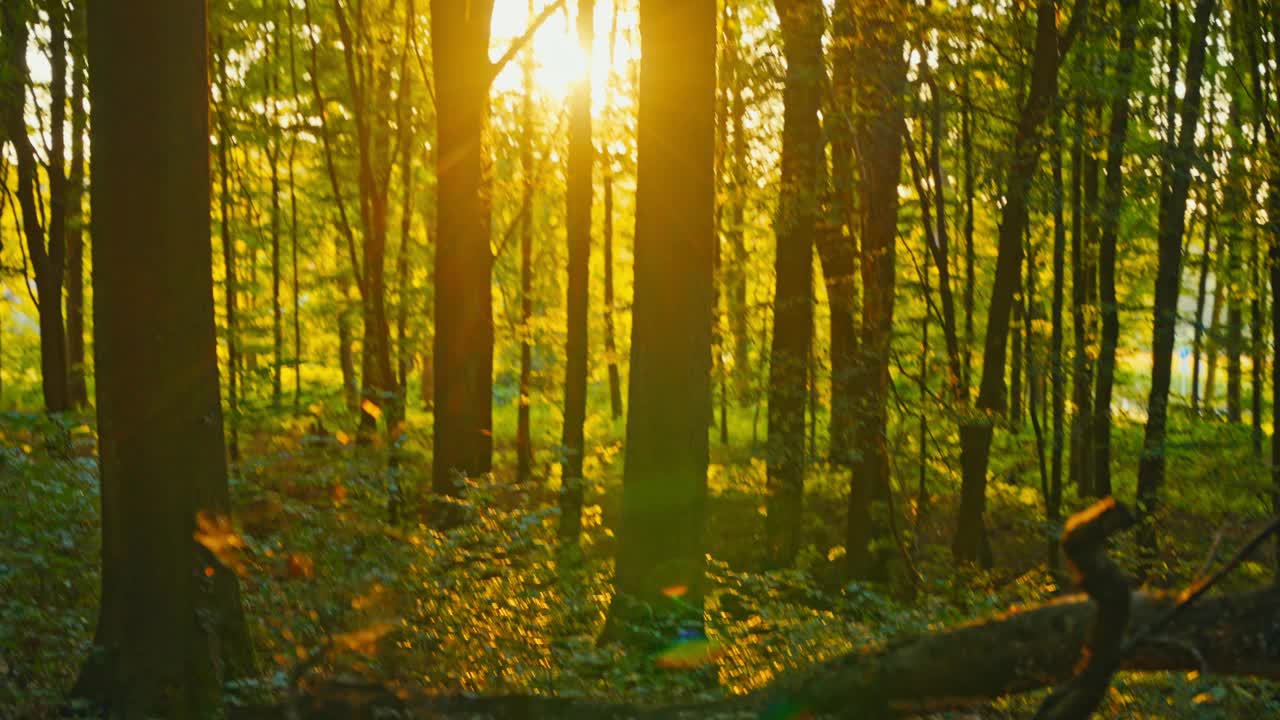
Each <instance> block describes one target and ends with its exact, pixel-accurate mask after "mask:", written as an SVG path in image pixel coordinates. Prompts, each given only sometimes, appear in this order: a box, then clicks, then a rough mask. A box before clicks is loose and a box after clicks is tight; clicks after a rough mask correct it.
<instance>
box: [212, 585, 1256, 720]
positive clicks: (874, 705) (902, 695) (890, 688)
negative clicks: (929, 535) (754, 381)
mask: <svg viewBox="0 0 1280 720" xmlns="http://www.w3.org/2000/svg"><path fill="white" fill-rule="evenodd" d="M1178 601H1179V594H1178V593H1154V592H1135V593H1133V596H1132V607H1131V609H1130V622H1129V624H1128V627H1129V628H1144V627H1146V626H1148V625H1151V624H1152V623H1154V622H1155V621H1157V620H1158V619H1159V618H1161V617H1164V616H1165V615H1167V614H1168V613H1169V612H1170V611H1171V610H1172V609H1173V608H1174V607H1175V606H1176V605H1177V604H1178ZM1096 614H1097V608H1096V606H1095V605H1094V603H1093V602H1092V601H1091V600H1089V599H1088V598H1087V597H1086V596H1084V595H1076V596H1071V597H1066V598H1062V599H1059V600H1057V601H1054V602H1051V603H1047V604H1043V605H1037V606H1033V607H1028V608H1021V609H1014V610H1011V611H1010V612H1007V613H1005V614H1003V615H1000V616H998V617H995V618H992V619H990V620H986V621H982V622H976V623H972V624H968V625H964V626H961V627H957V628H954V629H950V630H945V631H941V632H938V633H932V634H926V635H920V636H917V637H912V638H908V639H904V640H900V641H896V642H892V643H889V644H887V645H884V646H881V647H878V648H869V649H865V650H862V651H857V652H853V653H849V654H847V655H843V656H841V657H839V658H835V659H833V660H830V661H828V662H825V663H821V664H819V665H817V666H815V667H812V668H809V669H806V670H802V671H797V672H794V673H791V674H789V675H786V676H783V677H781V678H779V679H778V680H776V681H775V682H774V683H772V684H771V685H769V686H767V687H765V688H763V689H762V690H759V691H757V692H754V693H751V694H748V695H742V696H736V697H730V698H725V699H723V700H718V701H714V702H709V703H705V704H701V705H683V706H676V707H641V706H634V705H615V704H605V703H594V702H588V701H577V700H570V699H562V698H550V697H538V696H504V697H484V696H458V695H454V696H432V695H416V696H410V697H405V698H395V697H394V696H390V695H389V694H385V693H384V694H383V695H382V696H381V702H380V703H369V704H366V705H361V704H360V701H356V702H347V701H345V700H343V699H342V698H343V697H346V696H345V695H344V694H343V691H342V690H341V689H340V688H332V687H331V688H329V689H328V690H327V691H325V690H317V691H315V692H312V693H308V694H306V695H305V696H304V697H302V698H301V700H300V701H299V702H298V703H297V705H296V706H295V708H294V710H295V711H296V714H295V715H293V716H294V717H299V718H303V719H304V720H321V719H323V718H335V717H342V718H360V717H370V718H372V717H395V716H397V715H392V714H391V713H398V716H401V717H409V718H415V719H423V720H425V719H428V718H432V719H435V718H450V719H453V718H504V719H505V718H530V719H538V720H540V719H543V718H546V719H547V720H551V719H552V718H556V719H559V720H577V719H579V718H581V719H582V720H586V719H587V718H593V719H594V718H615V719H622V718H647V719H655V720H656V719H663V720H668V719H669V720H681V719H683V718H709V717H719V718H752V717H761V716H762V715H765V714H766V713H767V712H769V711H770V709H779V708H786V709H788V710H790V711H791V712H792V713H794V715H784V717H791V716H796V717H798V716H800V715H799V713H803V712H808V713H810V714H812V715H813V716H816V717H823V716H837V717H858V718H878V717H883V718H892V717H909V716H913V715H919V714H923V713H927V712H933V711H941V710H947V709H956V708H961V707H972V706H974V705H977V704H981V703H982V702H985V701H988V700H991V699H994V698H998V697H1003V696H1007V695H1013V694H1017V693H1022V692H1027V691H1030V690H1036V689H1041V688H1046V687H1052V686H1055V685H1058V684H1060V683H1062V682H1064V681H1066V680H1068V679H1070V678H1071V677H1072V676H1073V675H1074V674H1075V670H1076V667H1075V666H1076V664H1077V661H1078V659H1079V657H1080V653H1081V648H1082V646H1083V644H1084V642H1085V638H1086V634H1087V630H1088V628H1089V626H1090V624H1091V623H1092V621H1093V619H1094V617H1095V616H1096ZM1121 668H1122V669H1123V670H1130V671H1189V670H1198V671H1201V672H1205V673H1214V674H1219V675H1234V676H1253V677H1264V678H1272V679H1280V588H1269V589H1266V590H1260V591H1256V592H1247V593H1239V594H1232V595H1223V596H1218V597H1213V598H1206V599H1203V600H1201V601H1200V602H1199V603H1197V604H1195V605H1192V606H1190V607H1187V608H1185V610H1184V611H1182V612H1181V613H1180V614H1179V620H1178V622H1177V623H1176V624H1174V625H1172V626H1170V627H1168V628H1167V629H1166V630H1165V632H1164V634H1163V635H1159V636H1155V637H1150V638H1147V639H1145V640H1143V641H1141V643H1140V644H1138V645H1136V646H1134V647H1133V648H1132V651H1131V652H1130V654H1129V655H1128V656H1127V657H1126V658H1125V659H1124V660H1123V662H1122V664H1121ZM339 708H340V709H339ZM362 708H363V709H362ZM374 710H378V712H374ZM365 713H367V714H365ZM379 713H382V714H379ZM289 716H290V714H289V709H288V708H284V707H275V708H240V709H238V710H235V709H233V710H232V711H231V717H232V718H233V720H266V719H267V718H286V717H289Z"/></svg>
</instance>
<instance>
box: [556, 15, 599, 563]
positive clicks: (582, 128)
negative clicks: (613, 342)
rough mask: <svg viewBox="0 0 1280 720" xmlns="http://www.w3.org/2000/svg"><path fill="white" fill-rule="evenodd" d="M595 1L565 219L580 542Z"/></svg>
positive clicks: (569, 449) (572, 473) (582, 41)
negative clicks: (567, 248)
mask: <svg viewBox="0 0 1280 720" xmlns="http://www.w3.org/2000/svg"><path fill="white" fill-rule="evenodd" d="M594 27H595V2H594V0H578V43H579V45H580V46H581V47H582V48H584V52H585V53H586V58H585V59H586V64H585V66H584V67H583V68H582V70H581V72H582V75H580V76H579V77H578V79H577V82H575V84H574V88H573V95H572V97H571V98H570V101H569V103H570V109H569V171H568V179H567V183H566V184H567V190H566V195H567V196H568V197H567V203H566V204H567V207H566V210H565V216H566V221H565V224H566V226H567V230H568V244H569V286H568V291H567V293H568V297H567V298H566V300H565V302H566V307H567V309H568V310H567V315H568V328H567V329H566V333H565V360H566V362H565V379H564V433H563V435H562V436H561V441H560V444H561V446H562V449H561V452H563V453H564V459H563V462H562V464H561V473H560V477H561V489H560V540H561V542H563V543H567V544H577V542H578V538H579V536H580V535H581V534H582V504H583V483H584V482H585V481H586V479H585V478H584V477H583V475H582V461H583V456H584V455H585V453H586V437H585V434H584V432H583V426H584V425H585V424H586V420H587V350H588V347H587V342H588V338H587V311H588V309H589V308H588V304H589V301H590V279H591V277H590V261H591V201H592V196H593V186H592V174H593V170H594V168H595V148H594V146H593V145H592V141H591V50H590V48H591V46H592V45H593V44H594V42H595V32H594Z"/></svg>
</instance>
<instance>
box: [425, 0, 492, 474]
mask: <svg viewBox="0 0 1280 720" xmlns="http://www.w3.org/2000/svg"><path fill="white" fill-rule="evenodd" d="M492 15H493V0H474V1H473V2H469V3H458V2H455V1H454V0H432V2H431V38H432V41H433V47H432V57H433V59H434V74H435V88H436V111H437V117H436V123H437V135H438V140H437V143H436V144H437V150H436V177H437V181H436V208H437V209H438V213H439V215H438V217H437V228H436V256H435V269H434V277H435V292H436V300H435V314H436V318H435V338H434V352H433V355H434V361H435V379H434V381H433V383H432V384H433V386H434V390H435V402H434V405H435V431H434V434H435V442H434V448H435V451H434V452H435V456H434V459H433V466H432V488H433V489H434V491H435V492H436V493H437V494H443V495H456V494H458V493H459V492H460V490H461V486H460V485H459V484H458V482H457V478H458V476H459V475H462V476H464V477H474V476H477V475H483V474H484V473H487V472H489V469H490V466H491V463H492V453H493V406H492V399H491V395H492V387H493V301H492V298H493V289H492V286H491V276H492V271H493V254H492V252H491V251H490V249H489V201H488V193H489V184H488V183H487V182H486V180H485V170H484V161H483V147H484V143H483V137H482V136H483V129H484V125H485V117H486V115H487V114H488V98H489V82H490V73H491V69H490V64H489V22H490V19H491V17H492Z"/></svg>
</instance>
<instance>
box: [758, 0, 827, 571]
mask: <svg viewBox="0 0 1280 720" xmlns="http://www.w3.org/2000/svg"><path fill="white" fill-rule="evenodd" d="M775 5H776V7H777V11H778V17H779V19H780V20H781V23H782V38H783V50H784V54H785V56H786V61H787V70H786V77H785V80H784V90H783V95H784V121H783V131H782V189H781V194H780V197H779V199H778V215H777V220H776V221H775V223H774V232H775V235H776V237H777V255H776V258H775V262H774V275H775V281H776V283H777V285H776V290H775V293H774V300H773V303H774V304H773V342H772V346H771V348H770V352H769V451H768V498H767V500H766V502H765V507H766V508H767V514H766V522H765V534H766V536H767V539H766V542H767V544H768V553H769V557H770V562H771V563H774V564H776V565H778V566H780V567H785V566H788V565H790V564H791V562H792V561H793V560H794V559H795V555H796V552H797V551H799V549H800V519H801V508H802V505H803V499H804V469H805V460H806V458H805V399H806V395H807V389H808V383H807V382H806V380H807V372H806V370H807V368H806V366H807V364H808V357H809V347H810V344H811V343H812V335H813V236H814V232H815V230H816V229H817V223H818V210H819V203H818V193H819V187H818V178H819V173H818V161H819V160H820V159H821V151H822V130H821V128H820V126H819V122H818V113H819V110H820V106H821V100H822V86H823V84H824V79H825V70H824V66H823V59H822V30H823V25H824V11H823V9H822V5H821V3H820V2H818V0H777V1H776V2H775Z"/></svg>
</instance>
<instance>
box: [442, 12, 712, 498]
mask: <svg viewBox="0 0 1280 720" xmlns="http://www.w3.org/2000/svg"><path fill="white" fill-rule="evenodd" d="M492 15H493V0H473V2H469V3H458V2H456V1H455V0H432V2H431V38H432V42H433V47H432V58H433V60H434V75H435V87H436V110H437V117H436V123H437V135H438V140H437V143H436V146H437V150H436V178H437V181H436V208H437V211H438V213H439V216H438V218H437V228H436V256H435V269H434V278H435V294H436V302H435V314H436V318H435V338H434V352H433V355H434V361H435V379H434V381H433V386H434V390H435V402H434V405H435V432H434V434H435V442H434V448H435V456H434V459H433V465H432V488H433V489H434V491H435V492H436V493H438V494H447V495H456V494H458V493H459V492H460V490H461V486H460V485H459V484H458V482H457V478H458V475H459V474H461V475H462V476H465V477H474V476H477V475H482V474H484V473H487V472H489V468H490V465H491V462H492V452H493V406H492V398H491V396H492V387H493V301H492V293H493V289H492V286H491V279H492V270H493V254H492V252H491V251H490V249H489V219H488V214H489V202H488V192H489V189H488V188H489V186H488V183H487V182H486V181H485V170H484V162H483V147H484V144H483V137H482V136H483V132H482V131H483V129H484V124H485V116H486V115H487V113H488V107H487V106H488V98H489V81H490V72H491V71H490V64H489V21H490V19H491V17H492ZM704 427H705V425H704Z"/></svg>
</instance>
